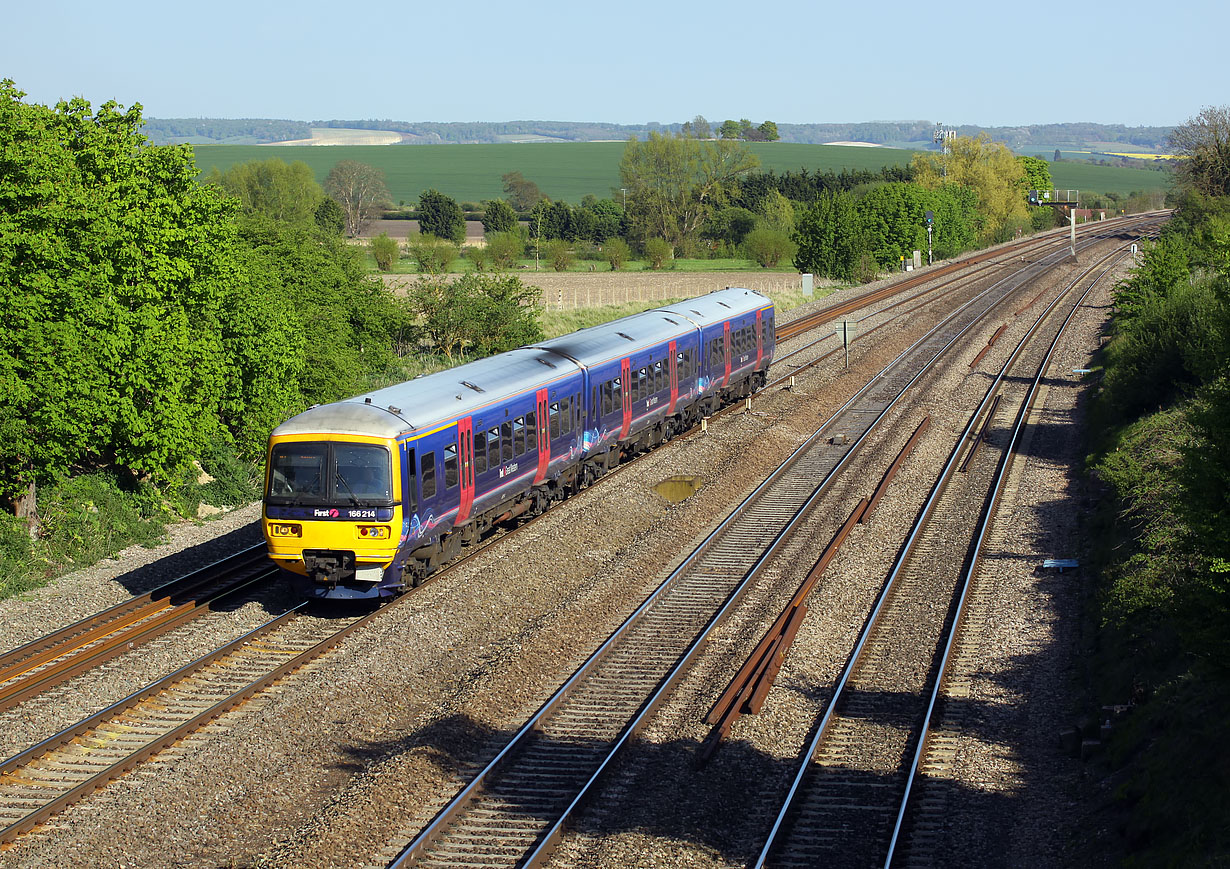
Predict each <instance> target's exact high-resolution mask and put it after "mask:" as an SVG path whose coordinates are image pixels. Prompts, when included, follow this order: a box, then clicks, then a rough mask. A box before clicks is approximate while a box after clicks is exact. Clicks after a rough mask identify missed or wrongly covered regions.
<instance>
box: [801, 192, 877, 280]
mask: <svg viewBox="0 0 1230 869" xmlns="http://www.w3.org/2000/svg"><path fill="white" fill-rule="evenodd" d="M793 240H794V242H795V244H797V245H798V250H797V252H796V253H795V255H794V265H795V268H797V269H798V270H799V271H800V272H804V273H810V274H814V275H820V276H823V277H830V278H834V279H836V280H839V281H854V280H861V279H862V278H865V277H867V267H866V264H865V262H866V261H865V257H869V256H870V255H869V253H868V246H867V240H866V238H865V234H864V230H863V221H862V219H861V217H860V215H859V213H858V206H857V203H856V201H855V199H854V196H853V195H852V194H850V193H846V192H839V193H823V194H821V195H820V198H819V199H817V200H816V202H815V203H814V204H813V205H812V206H811V207H810V208H807V209H805V210H804V211H803V212H802V213H801V214H800V215H799V216H798V219H797V221H796V225H795V231H794V236H793Z"/></svg>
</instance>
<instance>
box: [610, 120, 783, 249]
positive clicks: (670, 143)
mask: <svg viewBox="0 0 1230 869" xmlns="http://www.w3.org/2000/svg"><path fill="white" fill-rule="evenodd" d="M759 162H760V161H759V159H758V158H757V157H756V156H755V155H754V154H752V153H751V151H749V150H748V149H747V147H746V146H744V145H740V144H738V143H737V142H731V141H728V140H721V141H716V142H698V141H696V140H695V139H686V138H680V137H672V136H663V135H660V134H658V133H655V132H651V133H650V134H649V138H648V139H647V140H646V141H644V142H640V141H637V140H636V139H629V140H628V144H627V145H626V146H625V147H624V153H623V158H622V159H621V160H620V164H619V176H620V183H621V184H622V185H623V186H624V187H626V188H627V190H628V209H627V210H628V219H629V221H630V225H631V232H632V233H633V235H634V236H635V237H636V238H640V239H646V240H647V239H650V238H662V239H665V240H666V241H667V242H669V243H670V244H671V245H672V246H674V245H683V244H686V243H690V242H691V241H692V240H694V239H695V238H696V236H697V233H698V231H699V229H700V227H701V226H702V225H703V223H704V221H705V218H706V217H707V215H708V213H709V211H710V210H711V209H712V208H714V207H715V206H719V205H721V204H723V200H724V199H725V198H726V196H727V194H728V192H729V190H730V188H731V187H732V186H733V185H734V184H735V183H736V182H737V180H738V179H739V178H740V177H741V176H742V175H744V174H746V173H747V172H749V171H751V170H752V169H754V168H755V167H756V166H757V165H759Z"/></svg>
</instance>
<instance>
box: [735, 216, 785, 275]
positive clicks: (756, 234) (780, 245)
mask: <svg viewBox="0 0 1230 869" xmlns="http://www.w3.org/2000/svg"><path fill="white" fill-rule="evenodd" d="M743 246H744V248H745V249H746V250H747V253H748V256H750V257H751V258H752V259H753V260H755V261H756V262H757V263H759V264H760V265H761V266H762V267H763V268H766V269H771V268H776V267H777V264H778V263H780V262H781V261H782V260H784V259H789V258H790V257H792V256H794V252H795V249H796V245H795V243H794V242H793V241H791V239H790V235H789V233H787V232H784V231H783V230H780V229H774V228H772V227H768V226H762V227H760V228H758V229H753V230H752V231H751V232H750V233H749V234H748V236H747V238H746V239H745V240H744V242H743Z"/></svg>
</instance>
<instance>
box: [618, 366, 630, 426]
mask: <svg viewBox="0 0 1230 869" xmlns="http://www.w3.org/2000/svg"><path fill="white" fill-rule="evenodd" d="M619 379H620V382H621V383H622V384H623V386H622V388H621V389H620V390H619V393H620V397H621V398H622V404H623V411H624V424H623V428H621V429H620V431H619V439H620V440H623V439H624V438H626V437H627V436H628V432H629V431H631V430H632V359H631V357H627V358H625V359H624V360H623V361H622V362H620V363H619Z"/></svg>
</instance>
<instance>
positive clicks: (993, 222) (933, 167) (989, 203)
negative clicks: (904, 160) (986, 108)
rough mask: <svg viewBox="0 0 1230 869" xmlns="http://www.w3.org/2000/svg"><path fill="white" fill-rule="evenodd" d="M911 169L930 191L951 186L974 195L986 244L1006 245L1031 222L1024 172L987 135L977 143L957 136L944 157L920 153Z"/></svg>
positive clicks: (983, 134) (979, 137)
mask: <svg viewBox="0 0 1230 869" xmlns="http://www.w3.org/2000/svg"><path fill="white" fill-rule="evenodd" d="M911 165H912V167H913V168H914V176H915V179H916V181H917V183H919V184H921V185H922V186H923V187H925V188H927V189H928V190H938V189H940V188H942V187H945V186H949V185H951V186H956V187H967V188H969V189H970V190H973V191H974V193H975V195H976V196H977V197H978V215H979V218H980V222H981V225H980V226H979V227H978V235H979V239H980V240H981V241H983V242H995V241H1004V240H1006V239H1007V238H1009V237H1011V234H1012V232H1013V231H1014V230H1015V228H1016V227H1017V226H1020V225H1022V224H1027V223H1028V221H1029V212H1028V210H1027V208H1028V206H1027V205H1026V199H1025V197H1024V195H1023V189H1024V188H1023V183H1024V170H1023V168H1022V166H1021V164H1020V163H1018V162H1017V161H1016V159H1015V158H1014V157H1013V156H1012V152H1011V151H1009V150H1008V149H1007V148H1006V147H1004V146H1003V145H1001V144H998V143H995V142H992V141H991V139H990V136H988V135H987V134H986V133H982V134H981V135H979V136H978V138H976V139H974V138H971V137H969V136H957V137H956V138H955V139H952V140H950V143H949V145H948V147H947V149H946V150H945V151H944V153H943V154H935V153H927V152H922V151H920V152H917V153H916V154H915V155H914V158H913V160H912V161H911Z"/></svg>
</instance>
